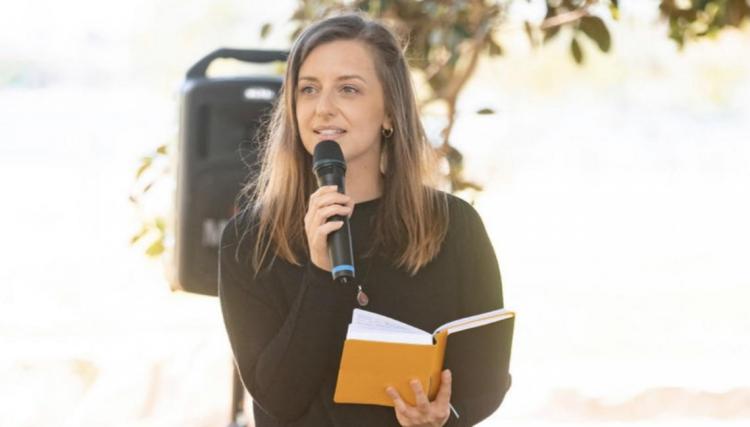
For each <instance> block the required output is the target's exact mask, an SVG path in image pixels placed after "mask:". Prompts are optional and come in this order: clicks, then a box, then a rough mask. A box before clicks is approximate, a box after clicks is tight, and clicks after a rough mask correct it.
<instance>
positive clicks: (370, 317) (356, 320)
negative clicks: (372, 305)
mask: <svg viewBox="0 0 750 427" xmlns="http://www.w3.org/2000/svg"><path fill="white" fill-rule="evenodd" d="M352 324H356V325H362V326H367V327H370V328H378V329H381V330H393V331H403V332H411V333H414V334H428V335H429V333H428V332H426V331H423V330H421V329H419V328H415V327H414V326H412V325H409V324H407V323H404V322H399V321H398V320H396V319H393V318H390V317H388V316H383V315H382V314H378V313H373V312H372V311H367V310H362V309H361V308H355V309H354V313H353V314H352Z"/></svg>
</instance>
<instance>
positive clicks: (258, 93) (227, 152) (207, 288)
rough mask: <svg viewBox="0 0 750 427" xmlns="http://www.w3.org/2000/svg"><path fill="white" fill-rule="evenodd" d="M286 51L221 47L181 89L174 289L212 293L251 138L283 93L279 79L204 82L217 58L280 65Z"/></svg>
mask: <svg viewBox="0 0 750 427" xmlns="http://www.w3.org/2000/svg"><path fill="white" fill-rule="evenodd" d="M287 54H288V53H287V52H282V51H265V50H244V49H218V50H216V51H214V52H212V53H210V54H209V55H206V56H205V57H204V58H203V59H201V60H200V61H198V62H197V63H196V64H195V65H193V66H192V67H191V68H190V70H189V71H188V72H187V76H186V79H185V82H184V84H183V86H182V90H181V107H180V128H179V141H178V160H177V161H178V163H177V195H176V209H175V215H176V218H175V241H174V244H175V246H174V263H175V265H174V266H173V268H174V272H175V273H176V274H173V275H172V277H173V279H172V280H173V281H174V282H176V283H172V288H173V289H181V290H184V291H187V292H194V293H199V294H204V295H211V296H217V295H218V286H217V271H218V265H217V264H218V247H219V240H220V238H221V232H222V230H223V228H224V226H225V225H226V223H227V221H228V220H229V218H230V217H231V216H232V215H233V214H234V213H235V212H236V207H235V199H236V198H237V194H238V192H239V190H240V187H241V185H242V184H243V182H244V181H245V179H246V178H247V177H248V174H249V173H250V172H252V171H251V170H250V168H251V167H254V165H256V164H257V152H258V150H257V147H256V144H257V141H256V133H257V132H258V128H259V125H260V122H261V120H265V119H267V118H268V115H269V114H270V111H271V108H272V107H273V105H274V104H275V101H276V98H277V97H278V94H279V92H280V89H281V84H282V77H280V76H270V75H269V76H242V77H221V78H208V77H206V70H207V69H208V66H209V65H210V64H211V62H212V61H214V60H215V59H218V58H233V59H237V60H240V61H244V62H252V63H268V62H272V61H285V60H286V57H287Z"/></svg>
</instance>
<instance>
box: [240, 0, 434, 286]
mask: <svg viewBox="0 0 750 427" xmlns="http://www.w3.org/2000/svg"><path fill="white" fill-rule="evenodd" d="M335 40H357V41H361V42H364V43H365V45H366V46H368V47H369V48H370V51H371V52H372V55H373V59H374V63H375V69H376V72H377V76H378V78H379V79H380V83H381V85H382V86H383V92H384V93H383V99H384V100H386V105H385V110H386V114H388V116H389V117H391V120H392V123H393V128H394V131H393V134H392V135H391V136H390V137H389V138H387V139H385V138H384V139H383V140H382V145H381V147H382V151H381V166H383V167H385V170H383V171H382V172H383V175H384V185H383V188H384V191H383V196H382V198H381V200H380V204H379V208H378V209H379V212H378V213H377V217H376V221H375V224H374V235H373V245H372V252H374V251H378V252H379V253H381V254H384V255H385V256H386V257H387V258H388V259H389V260H390V261H391V262H392V263H393V264H394V265H395V266H397V267H399V268H405V269H406V270H407V271H408V272H409V273H411V274H415V273H416V272H417V271H418V270H419V269H420V268H422V267H423V266H424V265H425V264H427V263H428V262H429V261H430V260H432V259H433V258H434V257H435V256H436V255H437V253H438V252H439V250H440V246H441V243H442V241H443V239H444V238H445V235H446V233H447V228H448V204H447V199H446V197H445V194H444V193H442V192H439V191H437V190H436V189H435V188H434V186H435V185H436V183H437V180H436V177H437V175H436V168H435V166H436V160H435V152H434V150H433V149H432V147H431V146H430V144H429V142H428V140H427V138H426V135H425V132H424V128H423V127H422V124H421V122H420V120H419V115H418V111H417V106H416V100H415V95H414V88H413V84H412V81H411V75H410V74H409V69H408V67H407V64H406V60H405V58H404V55H403V52H402V45H401V43H400V42H399V41H398V38H397V36H396V35H395V34H394V33H393V32H392V31H391V30H389V29H388V28H387V27H386V26H385V25H383V24H381V23H379V22H377V21H374V20H371V19H369V18H367V17H366V16H364V15H363V14H361V13H351V12H350V13H345V14H342V15H339V16H333V17H330V18H327V19H324V20H321V21H318V22H316V23H314V24H312V25H310V26H309V27H307V28H306V29H305V30H304V31H303V32H302V33H301V34H300V36H299V37H298V38H297V40H296V41H295V42H294V44H293V46H292V49H291V51H290V53H289V57H288V59H287V69H286V75H285V77H284V83H283V85H282V90H281V96H280V98H279V101H278V103H277V104H276V105H275V108H274V110H273V113H272V116H271V120H270V122H269V123H268V124H267V129H266V130H265V132H264V133H263V136H262V138H261V140H260V143H261V147H260V150H261V152H260V158H261V163H260V171H259V172H258V175H257V176H256V177H254V178H253V179H251V180H250V181H248V183H247V184H246V185H245V187H244V188H243V189H242V192H241V194H240V200H245V201H246V202H245V203H244V205H243V206H241V207H240V208H241V210H242V211H243V213H249V214H250V217H252V218H254V221H253V223H254V227H257V228H256V237H257V238H256V240H255V250H254V251H253V257H252V265H253V267H254V270H255V271H256V273H257V272H258V271H259V270H260V269H261V266H262V265H264V261H265V260H266V259H267V257H268V256H269V255H270V256H272V258H271V260H270V261H271V262H273V259H274V258H275V257H276V256H280V257H281V258H282V259H284V260H286V261H288V262H290V263H292V264H295V265H301V261H300V260H304V259H305V257H306V254H307V253H308V252H309V249H308V247H307V238H306V235H305V230H304V223H303V218H304V216H305V213H306V212H307V204H308V200H309V197H310V194H312V193H313V192H314V191H315V190H316V188H317V184H316V181H315V178H314V175H313V173H312V157H311V156H310V154H309V153H308V152H307V151H306V150H305V148H304V146H303V145H302V141H301V139H300V135H299V129H298V127H297V118H296V112H295V105H296V93H297V78H298V75H299V70H300V67H301V66H302V63H303V62H304V61H305V58H307V56H308V55H309V54H310V52H312V50H313V49H315V48H316V47H317V46H320V45H322V44H324V43H328V42H332V41H335ZM381 169H382V167H381ZM372 252H371V253H370V254H368V255H372Z"/></svg>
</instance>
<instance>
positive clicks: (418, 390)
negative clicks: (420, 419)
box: [409, 380, 430, 414]
mask: <svg viewBox="0 0 750 427" xmlns="http://www.w3.org/2000/svg"><path fill="white" fill-rule="evenodd" d="M409 385H410V386H411V389H412V391H414V396H415V397H416V399H417V409H418V410H419V412H421V413H423V414H427V413H428V412H430V400H429V399H427V395H426V394H425V393H424V390H423V389H422V383H420V382H419V381H417V380H411V381H410V382H409Z"/></svg>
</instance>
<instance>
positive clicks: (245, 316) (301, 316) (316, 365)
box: [219, 219, 354, 422]
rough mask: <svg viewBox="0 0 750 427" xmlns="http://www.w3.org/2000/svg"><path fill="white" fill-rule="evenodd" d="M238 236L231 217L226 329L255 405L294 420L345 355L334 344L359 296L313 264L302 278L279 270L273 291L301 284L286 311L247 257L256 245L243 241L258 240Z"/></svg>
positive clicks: (225, 247)
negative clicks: (292, 283)
mask: <svg viewBox="0 0 750 427" xmlns="http://www.w3.org/2000/svg"><path fill="white" fill-rule="evenodd" d="M241 231H242V230H240V227H239V225H238V223H237V221H236V219H233V220H231V221H230V222H229V224H228V225H227V226H226V227H225V229H224V232H223V233H222V239H221V245H220V250H219V299H220V303H221V310H222V314H223V318H224V324H225V326H226V330H227V334H228V337H229V341H230V345H231V348H232V352H233V354H234V360H235V364H236V366H237V370H238V372H239V374H240V377H241V378H242V382H243V383H244V385H245V387H246V388H247V389H248V391H249V392H250V394H251V395H252V397H253V400H254V401H255V402H256V403H257V404H258V405H259V406H260V407H261V408H262V409H263V410H264V411H266V412H267V413H268V414H269V415H271V416H273V417H274V418H276V419H278V420H281V421H286V422H288V421H293V420H295V419H298V418H300V417H301V416H303V415H304V414H305V413H306V412H307V409H308V407H309V406H310V404H311V403H312V402H313V400H314V399H315V398H316V397H317V395H318V393H319V390H320V387H321V382H322V381H323V377H324V375H325V372H327V371H328V370H329V369H331V366H335V363H336V362H337V360H338V357H339V356H340V354H337V351H336V349H338V348H339V343H338V342H337V341H338V337H340V336H342V334H345V328H346V325H347V324H348V321H349V319H348V318H347V316H349V315H350V314H351V307H352V301H353V299H354V296H353V293H352V292H351V289H350V287H342V286H337V285H338V284H337V283H335V282H334V281H333V280H331V275H330V273H329V272H327V271H324V270H321V269H319V268H318V267H316V266H315V265H313V264H312V263H310V262H308V263H307V265H305V267H304V269H303V272H302V274H301V275H299V274H290V272H285V271H281V270H282V269H276V271H275V273H272V274H270V275H269V276H268V278H269V279H268V282H269V283H267V286H268V287H273V286H279V287H280V286H282V283H280V282H282V281H288V280H293V281H297V282H298V283H295V285H296V288H297V290H296V296H295V297H294V300H293V302H292V303H291V305H290V307H289V309H288V312H287V313H283V310H280V309H279V307H278V304H274V299H273V297H272V296H271V294H270V292H269V291H268V290H267V288H266V286H265V285H266V284H265V283H261V280H259V279H258V278H257V277H261V275H258V276H257V277H256V275H254V274H253V273H252V271H251V268H250V264H249V261H248V260H249V253H250V252H249V251H248V250H244V248H245V247H252V246H253V245H252V244H247V246H245V245H246V243H245V242H246V241H253V239H252V236H250V234H251V233H248V234H249V235H248V236H246V237H245V239H242V244H239V243H238V240H240V239H239V236H240V234H241ZM248 237H251V238H250V239H248ZM238 247H239V248H240V250H237V249H238ZM276 262H279V261H278V260H277V261H276ZM300 277H301V279H300ZM278 292H279V294H282V293H283V290H282V289H278ZM341 328H344V332H343V333H342V330H341ZM333 369H335V368H333Z"/></svg>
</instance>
